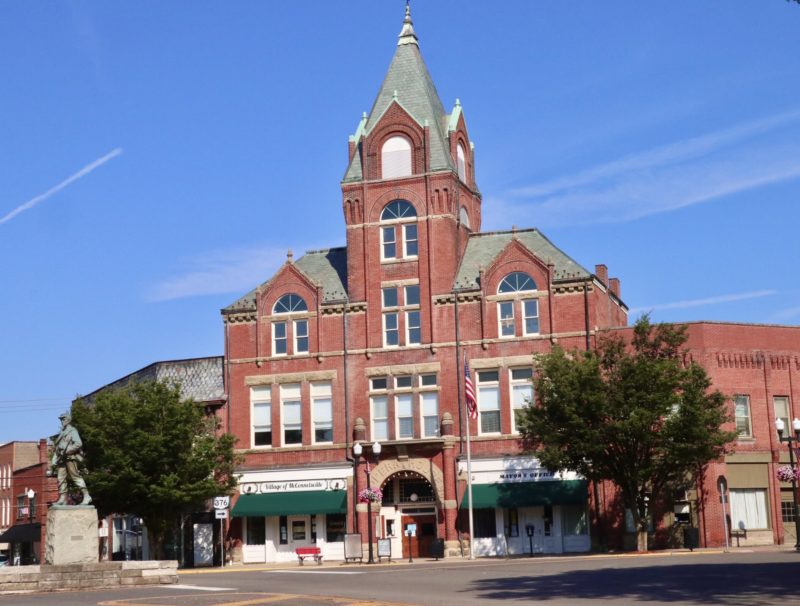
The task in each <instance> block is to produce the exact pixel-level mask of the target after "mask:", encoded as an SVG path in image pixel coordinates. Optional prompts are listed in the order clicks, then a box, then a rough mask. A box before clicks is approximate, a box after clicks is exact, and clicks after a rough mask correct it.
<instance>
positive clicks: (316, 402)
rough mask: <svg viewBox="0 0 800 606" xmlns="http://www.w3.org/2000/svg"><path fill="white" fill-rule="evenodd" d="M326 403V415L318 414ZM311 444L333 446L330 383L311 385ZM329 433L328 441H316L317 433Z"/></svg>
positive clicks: (331, 390) (320, 382) (331, 389)
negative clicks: (319, 409)
mask: <svg viewBox="0 0 800 606" xmlns="http://www.w3.org/2000/svg"><path fill="white" fill-rule="evenodd" d="M326 403H327V414H325V415H320V414H318V413H319V411H318V408H319V407H321V406H323V405H325V404H326ZM311 420H312V424H313V428H312V431H311V443H312V444H333V385H332V384H331V382H330V381H318V382H314V383H311ZM318 430H322V431H330V432H331V439H330V440H317V431H318Z"/></svg>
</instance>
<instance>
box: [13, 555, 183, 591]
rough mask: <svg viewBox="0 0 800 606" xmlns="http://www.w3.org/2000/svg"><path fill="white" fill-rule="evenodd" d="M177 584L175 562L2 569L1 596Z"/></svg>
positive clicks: (106, 563)
mask: <svg viewBox="0 0 800 606" xmlns="http://www.w3.org/2000/svg"><path fill="white" fill-rule="evenodd" d="M177 582H178V562H177V561H175V560H165V561H144V562H101V563H97V564H70V565H67V566H47V565H45V566H5V567H3V568H0V594H2V593H9V592H19V591H26V592H27V591H60V590H65V589H95V588H100V587H125V586H130V585H172V584H174V583H177Z"/></svg>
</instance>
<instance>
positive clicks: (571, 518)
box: [561, 505, 588, 536]
mask: <svg viewBox="0 0 800 606" xmlns="http://www.w3.org/2000/svg"><path fill="white" fill-rule="evenodd" d="M561 517H562V519H563V520H564V535H565V536H579V535H585V534H587V532H588V526H587V524H586V508H585V507H583V506H581V505H568V506H564V507H562V508H561Z"/></svg>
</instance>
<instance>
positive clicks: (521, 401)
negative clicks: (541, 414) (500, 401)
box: [510, 368, 533, 433]
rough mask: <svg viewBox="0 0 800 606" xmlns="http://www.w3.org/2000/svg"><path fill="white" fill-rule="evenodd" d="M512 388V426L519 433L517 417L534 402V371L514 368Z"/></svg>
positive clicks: (511, 379)
mask: <svg viewBox="0 0 800 606" xmlns="http://www.w3.org/2000/svg"><path fill="white" fill-rule="evenodd" d="M510 383H511V385H510V387H511V426H512V431H513V432H514V433H516V432H517V416H518V414H519V412H520V411H521V410H522V409H523V408H526V407H527V406H528V405H529V404H530V403H531V402H532V401H533V369H531V368H512V369H511V371H510Z"/></svg>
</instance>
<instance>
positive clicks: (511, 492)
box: [461, 480, 587, 509]
mask: <svg viewBox="0 0 800 606" xmlns="http://www.w3.org/2000/svg"><path fill="white" fill-rule="evenodd" d="M586 487H587V483H586V480H556V481H547V482H514V483H507V484H473V485H472V500H473V504H472V508H473V509H484V508H489V509H494V508H495V507H502V508H508V507H526V506H531V505H583V504H585V503H586V498H587V495H586ZM467 499H468V497H467V491H464V496H463V497H462V499H461V507H466V506H467Z"/></svg>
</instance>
